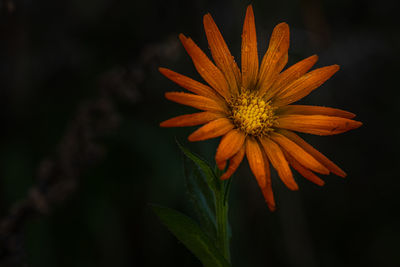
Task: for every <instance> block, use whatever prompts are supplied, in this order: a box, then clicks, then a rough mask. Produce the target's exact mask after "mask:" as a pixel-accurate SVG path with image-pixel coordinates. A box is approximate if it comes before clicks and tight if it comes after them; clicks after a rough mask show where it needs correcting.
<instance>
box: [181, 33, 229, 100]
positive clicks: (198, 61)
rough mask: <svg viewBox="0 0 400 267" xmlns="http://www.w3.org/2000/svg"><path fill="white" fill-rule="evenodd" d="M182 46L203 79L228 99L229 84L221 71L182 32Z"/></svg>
mask: <svg viewBox="0 0 400 267" xmlns="http://www.w3.org/2000/svg"><path fill="white" fill-rule="evenodd" d="M179 39H180V40H181V42H182V44H183V46H184V47H185V49H186V51H187V53H188V54H189V56H190V57H191V58H192V60H193V64H194V66H195V67H196V69H197V71H198V72H199V74H200V75H201V77H203V79H204V80H205V81H206V82H207V83H208V84H209V85H210V86H211V87H212V88H214V89H215V90H216V91H217V92H218V93H219V94H220V95H222V96H223V97H224V98H225V99H229V85H228V83H227V81H226V80H225V76H224V75H223V74H222V72H221V71H220V70H219V69H218V68H217V67H216V66H215V65H214V64H213V63H212V62H211V60H210V59H209V58H208V57H207V56H206V54H204V52H203V51H202V50H201V49H200V48H199V47H198V46H197V45H196V44H195V43H194V42H193V40H192V39H190V38H186V37H185V36H184V35H183V34H180V35H179Z"/></svg>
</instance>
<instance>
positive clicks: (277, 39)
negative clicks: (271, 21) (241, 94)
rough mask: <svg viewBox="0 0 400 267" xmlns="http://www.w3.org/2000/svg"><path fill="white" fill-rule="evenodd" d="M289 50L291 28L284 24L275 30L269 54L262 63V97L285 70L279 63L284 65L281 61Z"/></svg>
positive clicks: (260, 74)
mask: <svg viewBox="0 0 400 267" xmlns="http://www.w3.org/2000/svg"><path fill="white" fill-rule="evenodd" d="M288 49H289V26H288V25H287V24H286V23H284V22H283V23H280V24H278V25H277V26H276V27H275V28H274V30H273V32H272V36H271V40H270V41H269V47H268V50H267V53H265V55H264V58H263V60H262V62H261V67H260V72H259V74H258V79H259V80H258V87H259V88H260V95H264V94H265V93H266V92H267V90H268V89H269V88H270V87H271V85H272V84H273V83H274V82H275V80H276V78H277V77H278V75H279V73H280V72H281V70H282V69H283V67H284V66H282V64H279V63H282V62H281V61H280V60H281V58H282V57H283V56H285V55H286V54H287V51H288Z"/></svg>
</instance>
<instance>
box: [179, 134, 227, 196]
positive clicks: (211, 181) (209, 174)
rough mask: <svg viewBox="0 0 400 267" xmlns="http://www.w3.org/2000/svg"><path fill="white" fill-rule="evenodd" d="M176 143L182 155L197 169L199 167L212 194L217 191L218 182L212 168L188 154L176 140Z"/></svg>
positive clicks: (193, 155)
mask: <svg viewBox="0 0 400 267" xmlns="http://www.w3.org/2000/svg"><path fill="white" fill-rule="evenodd" d="M176 143H177V144H178V146H179V148H180V149H181V150H182V152H183V154H185V156H186V157H188V158H189V159H191V160H192V161H193V162H194V163H195V164H196V165H197V167H199V168H200V169H201V170H202V171H203V173H204V175H205V178H206V180H207V184H208V186H209V187H210V188H211V190H212V191H214V192H215V191H217V190H219V189H220V183H219V180H218V178H217V177H216V175H215V173H214V171H213V170H212V168H211V167H210V165H209V164H208V163H207V162H206V161H205V160H203V159H202V158H201V157H199V156H198V155H196V154H194V153H192V152H190V150H189V149H187V148H186V147H184V146H182V145H181V144H180V143H179V142H178V140H176Z"/></svg>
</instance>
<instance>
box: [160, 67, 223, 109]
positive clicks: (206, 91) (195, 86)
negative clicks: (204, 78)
mask: <svg viewBox="0 0 400 267" xmlns="http://www.w3.org/2000/svg"><path fill="white" fill-rule="evenodd" d="M158 70H159V71H160V72H161V74H163V75H164V76H165V77H167V78H168V79H170V80H171V81H173V82H174V83H176V84H178V85H180V86H182V87H183V88H185V89H187V90H189V91H190V92H192V93H195V94H198V95H201V96H205V97H208V98H211V99H213V100H215V101H217V102H221V101H224V100H223V98H222V97H221V96H220V95H219V94H218V93H217V92H216V91H215V90H214V89H212V88H211V87H209V86H207V85H205V84H202V83H200V82H198V81H195V80H193V79H191V78H189V77H186V76H184V75H182V74H179V73H177V72H174V71H172V70H169V69H166V68H158Z"/></svg>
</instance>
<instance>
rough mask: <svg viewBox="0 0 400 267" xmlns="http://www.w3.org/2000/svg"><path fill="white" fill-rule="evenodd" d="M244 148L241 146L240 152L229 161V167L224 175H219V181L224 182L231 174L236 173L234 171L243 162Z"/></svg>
mask: <svg viewBox="0 0 400 267" xmlns="http://www.w3.org/2000/svg"><path fill="white" fill-rule="evenodd" d="M244 147H245V146H244V145H242V146H241V148H240V150H239V151H238V152H237V153H236V154H235V155H234V156H233V157H232V158H231V159H230V160H229V166H228V169H227V170H226V172H225V173H224V174H222V175H221V180H226V179H228V178H229V177H231V176H232V174H233V173H234V172H235V171H236V169H237V168H238V167H239V165H240V163H241V162H242V160H243V157H244V152H245V148H244Z"/></svg>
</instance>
